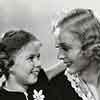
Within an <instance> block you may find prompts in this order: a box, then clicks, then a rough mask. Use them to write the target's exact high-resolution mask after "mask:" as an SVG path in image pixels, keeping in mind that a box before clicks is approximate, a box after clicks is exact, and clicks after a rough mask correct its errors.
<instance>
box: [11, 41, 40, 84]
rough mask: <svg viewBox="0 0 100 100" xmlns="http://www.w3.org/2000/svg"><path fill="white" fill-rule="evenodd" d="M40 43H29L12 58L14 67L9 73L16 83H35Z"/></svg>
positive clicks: (38, 65) (38, 68)
mask: <svg viewBox="0 0 100 100" xmlns="http://www.w3.org/2000/svg"><path fill="white" fill-rule="evenodd" d="M40 46H41V44H40V42H39V41H35V42H29V43H28V44H27V45H26V46H24V47H22V49H21V50H19V51H18V52H17V54H16V55H15V57H14V65H13V66H12V67H11V68H10V70H11V71H10V72H11V74H12V75H13V77H14V78H15V80H16V82H18V83H20V84H33V83H35V82H37V79H38V74H39V71H40V52H39V50H40Z"/></svg>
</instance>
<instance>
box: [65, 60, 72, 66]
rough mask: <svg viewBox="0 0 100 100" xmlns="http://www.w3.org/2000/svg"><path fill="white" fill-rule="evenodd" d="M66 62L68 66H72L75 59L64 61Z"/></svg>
mask: <svg viewBox="0 0 100 100" xmlns="http://www.w3.org/2000/svg"><path fill="white" fill-rule="evenodd" d="M64 64H65V65H66V66H67V67H70V66H71V65H72V64H73V61H67V62H64Z"/></svg>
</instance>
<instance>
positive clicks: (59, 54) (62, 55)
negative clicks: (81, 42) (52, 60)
mask: <svg viewBox="0 0 100 100" xmlns="http://www.w3.org/2000/svg"><path fill="white" fill-rule="evenodd" d="M57 58H58V59H59V60H64V58H65V55H64V52H63V51H59V52H58V55H57Z"/></svg>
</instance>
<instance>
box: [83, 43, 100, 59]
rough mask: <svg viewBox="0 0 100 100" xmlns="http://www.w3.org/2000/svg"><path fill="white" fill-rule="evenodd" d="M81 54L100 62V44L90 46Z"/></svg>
mask: <svg viewBox="0 0 100 100" xmlns="http://www.w3.org/2000/svg"><path fill="white" fill-rule="evenodd" d="M83 54H84V55H85V56H87V57H91V58H93V59H98V60H100V43H98V44H94V45H92V46H90V47H89V48H88V49H86V50H84V51H83Z"/></svg>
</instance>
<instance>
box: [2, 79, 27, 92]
mask: <svg viewBox="0 0 100 100" xmlns="http://www.w3.org/2000/svg"><path fill="white" fill-rule="evenodd" d="M3 88H4V89H6V90H7V91H12V92H27V88H28V87H27V86H25V85H21V84H19V83H17V82H16V81H14V80H11V79H8V80H7V82H6V84H5V86H4V87H3Z"/></svg>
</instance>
